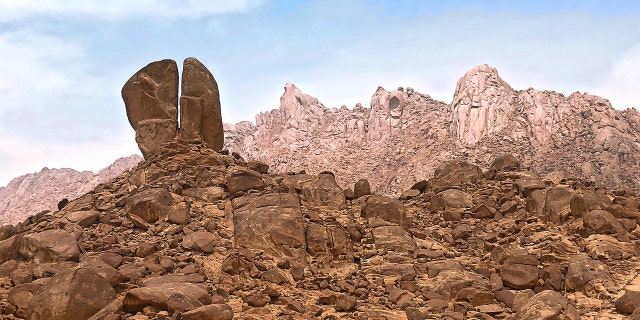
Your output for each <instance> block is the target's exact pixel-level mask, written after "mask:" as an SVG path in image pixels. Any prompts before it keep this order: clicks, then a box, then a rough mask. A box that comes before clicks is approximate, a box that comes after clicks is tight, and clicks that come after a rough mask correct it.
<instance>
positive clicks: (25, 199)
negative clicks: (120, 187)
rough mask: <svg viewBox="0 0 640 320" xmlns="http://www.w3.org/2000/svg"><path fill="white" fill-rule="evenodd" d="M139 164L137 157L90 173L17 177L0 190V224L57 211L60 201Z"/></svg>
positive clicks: (68, 171)
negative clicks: (40, 213)
mask: <svg viewBox="0 0 640 320" xmlns="http://www.w3.org/2000/svg"><path fill="white" fill-rule="evenodd" d="M140 161H142V158H141V157H140V156H138V155H132V156H129V157H124V158H120V159H117V160H116V161H114V162H113V163H112V164H110V165H109V166H108V167H106V168H104V169H102V170H100V171H98V172H96V173H93V172H91V171H82V172H79V171H76V170H73V169H49V168H44V169H42V170H41V171H40V172H36V173H30V174H26V175H23V176H20V177H17V178H15V179H13V180H11V182H9V184H8V185H7V186H6V187H0V225H5V224H16V223H18V222H21V221H24V220H25V219H26V218H28V217H29V216H32V215H34V214H36V213H39V212H42V211H45V210H47V211H54V210H57V204H58V202H59V201H60V200H62V199H65V198H67V199H75V198H78V197H80V196H82V195H84V194H85V193H87V192H89V191H91V190H93V188H95V187H96V186H97V185H98V184H100V183H103V182H106V181H108V180H109V179H112V178H114V177H116V176H118V175H120V174H121V173H122V172H123V171H126V170H129V169H131V168H133V167H135V166H136V164H138V162H140Z"/></svg>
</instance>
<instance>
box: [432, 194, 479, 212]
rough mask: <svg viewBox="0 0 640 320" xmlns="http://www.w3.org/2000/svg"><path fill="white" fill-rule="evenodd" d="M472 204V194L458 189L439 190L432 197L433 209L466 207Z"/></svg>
mask: <svg viewBox="0 0 640 320" xmlns="http://www.w3.org/2000/svg"><path fill="white" fill-rule="evenodd" d="M472 205H473V199H472V198H471V195H469V194H467V193H465V192H464V191H461V190H458V189H447V190H444V191H442V192H438V193H437V194H436V195H435V196H433V197H432V198H431V210H433V211H441V210H446V209H458V208H466V207H471V206H472Z"/></svg>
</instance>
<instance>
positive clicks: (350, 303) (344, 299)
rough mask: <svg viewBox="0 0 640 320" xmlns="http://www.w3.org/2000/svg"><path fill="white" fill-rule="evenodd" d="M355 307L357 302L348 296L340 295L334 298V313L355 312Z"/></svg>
mask: <svg viewBox="0 0 640 320" xmlns="http://www.w3.org/2000/svg"><path fill="white" fill-rule="evenodd" d="M357 305H358V301H357V300H356V298H355V297H353V296H351V295H348V294H341V295H339V296H337V297H336V304H335V305H334V308H335V309H336V311H343V312H349V311H353V310H355V308H356V306H357Z"/></svg>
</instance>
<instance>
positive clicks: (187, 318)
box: [180, 303, 233, 320]
mask: <svg viewBox="0 0 640 320" xmlns="http://www.w3.org/2000/svg"><path fill="white" fill-rule="evenodd" d="M180 319H182V320H231V319H233V309H231V307H230V306H229V305H227V304H224V303H221V304H210V305H206V306H202V307H199V308H197V309H193V310H190V311H187V312H184V313H182V315H181V318H180Z"/></svg>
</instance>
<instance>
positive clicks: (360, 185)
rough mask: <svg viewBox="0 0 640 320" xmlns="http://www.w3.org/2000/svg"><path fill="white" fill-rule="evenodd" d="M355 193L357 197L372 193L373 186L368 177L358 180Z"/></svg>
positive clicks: (354, 187) (354, 188) (354, 189)
mask: <svg viewBox="0 0 640 320" xmlns="http://www.w3.org/2000/svg"><path fill="white" fill-rule="evenodd" d="M353 193H354V198H355V199H357V198H360V197H362V196H366V195H370V194H371V186H370V185H369V180H367V179H360V180H358V182H356V184H355V185H354V186H353Z"/></svg>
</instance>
